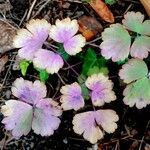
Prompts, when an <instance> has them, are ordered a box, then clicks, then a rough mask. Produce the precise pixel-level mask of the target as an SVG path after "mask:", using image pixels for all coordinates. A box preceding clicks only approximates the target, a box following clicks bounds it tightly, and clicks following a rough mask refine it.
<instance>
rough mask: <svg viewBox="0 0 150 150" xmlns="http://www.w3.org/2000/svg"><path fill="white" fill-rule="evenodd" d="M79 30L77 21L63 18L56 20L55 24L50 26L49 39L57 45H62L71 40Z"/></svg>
mask: <svg viewBox="0 0 150 150" xmlns="http://www.w3.org/2000/svg"><path fill="white" fill-rule="evenodd" d="M78 29H79V25H78V23H77V20H70V18H65V19H63V20H59V19H57V20H56V24H55V25H52V27H51V30H50V37H51V38H52V39H53V40H55V41H56V42H59V43H64V42H66V41H68V40H69V39H70V38H72V37H73V36H74V35H75V34H76V33H77V32H78Z"/></svg>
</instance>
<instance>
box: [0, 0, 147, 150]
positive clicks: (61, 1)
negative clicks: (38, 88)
mask: <svg viewBox="0 0 150 150" xmlns="http://www.w3.org/2000/svg"><path fill="white" fill-rule="evenodd" d="M34 1H35V0H34ZM46 2H47V3H46ZM3 3H5V1H4V0H1V1H0V5H1V4H3ZM10 3H11V5H12V6H11V8H10V10H5V9H6V8H4V10H3V11H2V12H1V10H0V12H1V14H0V17H1V18H3V17H5V19H7V20H8V21H9V22H11V23H12V24H13V25H14V26H16V27H19V28H20V27H24V25H25V23H26V22H28V20H29V19H31V18H45V19H47V20H48V21H49V22H51V23H54V22H55V20H56V19H57V18H59V19H62V18H65V17H71V18H72V19H73V18H74V19H78V18H80V17H81V16H82V15H87V16H92V17H95V18H96V19H97V20H98V21H99V22H100V23H101V24H102V26H103V28H105V27H108V26H109V25H110V24H109V23H106V22H105V21H103V20H102V19H101V18H100V17H99V16H98V15H97V14H96V13H95V12H94V11H93V9H92V8H91V7H90V6H89V5H88V4H87V3H86V2H83V1H82V0H49V2H48V0H47V1H44V0H37V1H36V3H35V5H34V7H33V9H32V11H31V12H30V13H29V10H30V8H31V6H32V5H33V3H34V2H33V0H10ZM43 6H44V7H43ZM41 7H43V9H41ZM109 8H110V10H111V11H112V13H113V14H114V16H115V20H116V21H115V22H121V20H122V18H123V16H124V14H125V13H126V12H127V11H140V12H142V13H143V14H144V15H145V16H146V18H148V16H147V14H146V12H145V10H144V8H143V6H142V5H141V3H140V2H139V0H118V2H117V3H116V4H114V5H112V6H109ZM99 36H101V35H100V33H99V34H97V36H96V37H95V39H96V38H98V37H99ZM100 43H101V40H97V41H93V42H92V41H90V42H89V44H87V45H86V47H85V49H86V48H88V47H92V48H94V50H95V51H96V52H97V53H99V48H98V46H99V45H100ZM6 54H7V55H8V56H9V62H8V63H7V64H6V65H5V69H4V71H3V72H1V73H0V84H1V86H2V88H1V92H0V104H1V105H3V104H4V102H5V101H7V100H9V99H10V98H13V96H12V95H11V92H10V89H11V85H12V83H13V81H14V80H15V79H16V78H17V77H21V76H22V75H21V73H20V71H19V70H13V69H12V68H13V63H14V60H15V56H16V54H17V50H13V51H12V50H11V51H8V52H7V53H6ZM79 61H80V60H79V59H78V58H76V57H75V58H71V59H69V62H68V63H69V64H70V65H74V64H76V63H79ZM147 64H148V67H149V68H150V62H149V61H147ZM81 66H82V65H81V64H79V65H76V66H75V67H74V70H76V71H77V72H78V73H80V71H81ZM65 67H67V65H66V66H65ZM65 67H64V68H65ZM108 68H109V76H110V78H111V79H112V81H113V82H114V85H115V86H114V90H115V93H116V95H117V100H116V101H114V102H112V103H110V104H106V105H105V106H104V107H103V108H109V109H113V110H115V111H116V112H117V114H118V115H119V118H120V119H119V122H118V128H117V130H116V131H115V132H114V133H113V134H105V136H104V139H102V140H100V141H99V142H98V143H97V144H95V145H92V144H90V143H89V142H87V141H86V140H84V139H83V137H82V136H79V135H77V134H75V133H74V132H73V129H72V118H73V116H74V114H75V113H76V112H74V111H67V112H64V113H63V115H62V117H61V120H62V122H61V124H60V127H59V129H58V130H57V131H55V134H54V135H52V136H50V137H42V136H39V135H36V134H34V133H33V131H31V132H30V133H29V134H28V135H27V136H24V137H22V138H20V139H19V140H14V139H12V138H11V134H10V133H9V132H8V131H6V130H5V129H4V125H3V124H0V149H2V150H150V125H149V123H150V106H147V107H146V108H144V109H142V110H138V109H136V108H135V107H133V108H129V107H128V106H125V105H124V103H123V102H122V99H123V96H122V92H123V89H124V85H123V84H122V83H121V82H120V80H119V77H118V70H119V69H120V68H121V65H118V64H117V63H112V62H111V61H108ZM60 75H61V77H62V79H63V80H64V81H65V83H68V84H69V83H72V82H74V81H76V77H77V76H76V74H75V73H74V72H73V71H72V70H71V69H68V70H67V73H66V71H65V70H63V69H62V70H61V71H60ZM36 78H37V72H36V71H35V70H33V69H32V66H30V68H29V71H28V72H27V75H26V77H25V79H29V80H31V81H34V80H35V79H36ZM46 85H47V88H48V96H50V97H52V96H54V94H55V97H59V94H60V93H59V91H58V93H56V89H59V88H60V87H61V86H62V83H61V81H60V79H59V77H58V76H57V75H52V76H50V78H49V80H48V82H47V84H46ZM52 87H53V88H52ZM86 110H92V106H91V105H90V103H89V107H88V108H86ZM81 111H85V110H81ZM2 119H3V115H2V114H0V121H1V120H2Z"/></svg>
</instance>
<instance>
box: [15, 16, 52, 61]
mask: <svg viewBox="0 0 150 150" xmlns="http://www.w3.org/2000/svg"><path fill="white" fill-rule="evenodd" d="M50 28H51V24H50V23H48V22H47V21H46V20H45V19H31V20H30V21H29V23H27V24H26V29H25V28H23V29H19V30H18V31H17V35H16V36H15V37H14V38H13V46H14V47H15V48H20V49H19V50H18V55H19V57H20V58H22V59H26V60H28V61H32V60H33V58H34V55H35V53H36V52H37V51H38V50H39V49H41V48H42V45H43V44H44V42H45V40H46V39H47V38H48V36H49V31H50Z"/></svg>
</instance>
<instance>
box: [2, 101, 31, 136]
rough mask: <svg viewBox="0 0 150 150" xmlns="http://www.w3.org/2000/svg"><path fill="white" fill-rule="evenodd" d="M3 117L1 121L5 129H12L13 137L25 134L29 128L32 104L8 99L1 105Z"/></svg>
mask: <svg viewBox="0 0 150 150" xmlns="http://www.w3.org/2000/svg"><path fill="white" fill-rule="evenodd" d="M1 112H2V114H3V115H4V116H5V118H4V119H3V120H2V123H3V124H5V128H6V129H7V130H11V131H12V135H13V136H14V137H15V138H19V137H20V136H22V135H27V134H28V133H29V132H30V130H31V123H32V114H33V109H32V106H30V105H29V104H26V103H24V102H21V101H17V100H9V101H7V102H6V103H5V105H3V106H2V110H1Z"/></svg>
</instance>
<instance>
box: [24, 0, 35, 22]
mask: <svg viewBox="0 0 150 150" xmlns="http://www.w3.org/2000/svg"><path fill="white" fill-rule="evenodd" d="M36 1H37V0H34V1H33V3H32V5H31V7H30V9H29V12H28V15H27V18H26V21H28V20H29V18H30V16H31V13H32V10H33V8H34V6H35V3H36Z"/></svg>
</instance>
